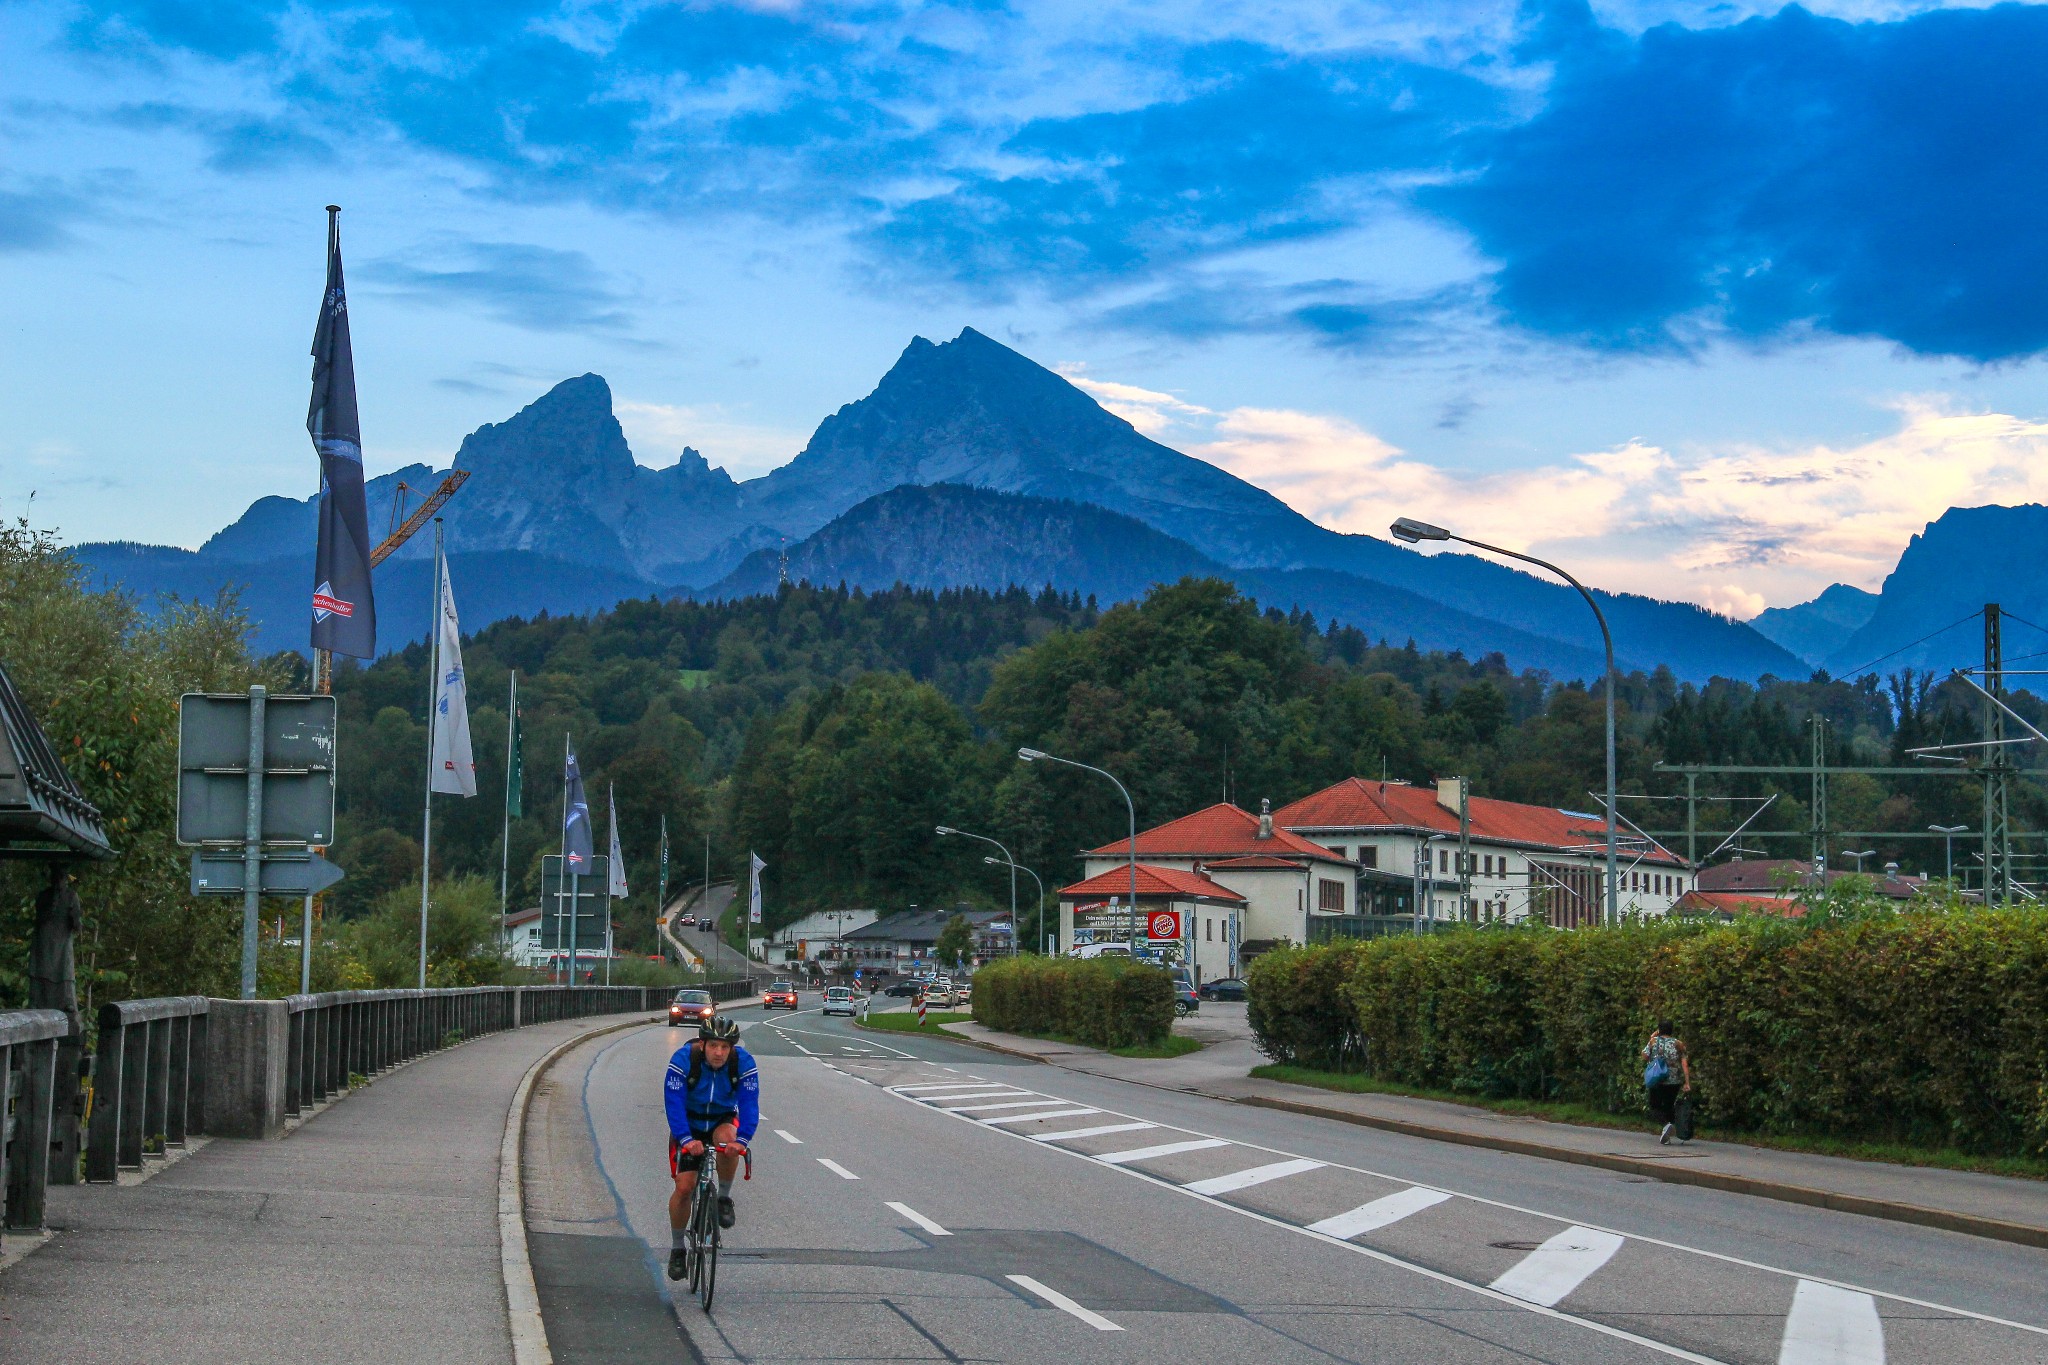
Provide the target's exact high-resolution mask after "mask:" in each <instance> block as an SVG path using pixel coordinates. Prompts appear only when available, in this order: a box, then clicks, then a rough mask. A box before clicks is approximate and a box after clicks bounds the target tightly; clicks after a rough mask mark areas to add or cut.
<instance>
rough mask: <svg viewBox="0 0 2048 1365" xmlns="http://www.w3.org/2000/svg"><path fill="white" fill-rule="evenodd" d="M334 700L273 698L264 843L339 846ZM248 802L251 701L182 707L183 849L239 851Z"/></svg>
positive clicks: (203, 697) (210, 700)
mask: <svg viewBox="0 0 2048 1365" xmlns="http://www.w3.org/2000/svg"><path fill="white" fill-rule="evenodd" d="M334 726H335V704H334V698H333V697H269V698H266V699H265V705H264V712H263V755H264V757H263V841H264V842H265V843H278V844H306V845H320V846H323V847H324V846H326V845H329V844H332V843H333V842H334V751H335V746H334ZM248 796H249V698H248V696H247V695H246V694H243V693H225V694H223V693H213V692H188V693H186V694H185V695H184V696H182V697H180V698H179V699H178V842H179V843H181V844H184V845H186V846H187V847H192V846H196V845H201V844H240V843H241V842H242V840H243V837H244V833H245V830H246V820H247V818H248Z"/></svg>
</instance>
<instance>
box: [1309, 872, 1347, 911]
mask: <svg viewBox="0 0 2048 1365" xmlns="http://www.w3.org/2000/svg"><path fill="white" fill-rule="evenodd" d="M1316 909H1318V910H1333V911H1336V912H1337V913H1338V914H1342V913H1343V911H1344V883H1342V882H1333V881H1330V880H1329V879H1327V878H1324V877H1318V878H1316Z"/></svg>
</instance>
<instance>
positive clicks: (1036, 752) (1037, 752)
mask: <svg viewBox="0 0 2048 1365" xmlns="http://www.w3.org/2000/svg"><path fill="white" fill-rule="evenodd" d="M1017 757H1019V758H1021V759H1023V760H1024V761H1025V762H1026V763H1038V762H1041V761H1042V762H1046V763H1064V764H1066V765H1067V766H1068V767H1069V768H1079V769H1081V770H1082V771H1083V772H1091V773H1094V774H1096V775H1097V776H1098V777H1106V778H1108V779H1109V780H1110V781H1111V782H1114V783H1116V789H1117V790H1118V791H1119V792H1122V793H1123V798H1124V809H1125V810H1126V811H1127V812H1129V814H1130V817H1131V956H1132V957H1136V956H1138V808H1137V806H1135V805H1134V804H1132V802H1131V793H1130V791H1129V790H1128V789H1127V788H1126V787H1125V786H1124V784H1123V783H1121V782H1117V780H1116V774H1115V773H1109V772H1104V771H1103V770H1102V769H1100V768H1097V767H1094V766H1093V765H1091V764H1087V763H1076V762H1075V761H1074V760H1073V759H1071V758H1061V757H1060V756H1059V755H1057V754H1049V753H1047V752H1045V750H1043V749H1019V750H1018V751H1017Z"/></svg>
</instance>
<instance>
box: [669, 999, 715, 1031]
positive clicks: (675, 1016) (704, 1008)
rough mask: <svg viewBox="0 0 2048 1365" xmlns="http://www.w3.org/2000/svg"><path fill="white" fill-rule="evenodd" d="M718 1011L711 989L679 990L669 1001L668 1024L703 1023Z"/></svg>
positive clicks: (679, 1026)
mask: <svg viewBox="0 0 2048 1365" xmlns="http://www.w3.org/2000/svg"><path fill="white" fill-rule="evenodd" d="M717 1012H718V1005H717V1004H716V1003H715V1002H714V1001H713V1000H712V999H711V992H710V991H693V990H681V991H677V992H676V994H675V999H673V1000H671V1001H669V1002H668V1026H669V1027H670V1028H681V1027H683V1026H684V1025H685V1024H701V1023H703V1022H704V1021H705V1020H706V1019H709V1018H710V1017H711V1016H712V1015H714V1014H716V1013H717Z"/></svg>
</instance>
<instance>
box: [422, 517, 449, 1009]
mask: <svg viewBox="0 0 2048 1365" xmlns="http://www.w3.org/2000/svg"><path fill="white" fill-rule="evenodd" d="M445 572H447V569H446V567H445V566H444V565H443V564H442V562H441V519H440V518H439V517H435V518H434V606H433V610H432V611H430V612H429V613H428V614H427V619H428V621H429V622H430V623H431V624H430V631H431V633H430V634H429V635H428V636H427V797H426V800H425V801H423V802H422V803H421V812H420V989H421V990H425V989H426V988H427V888H428V886H429V884H430V880H431V878H432V877H433V873H434V725H435V717H436V716H438V715H439V714H440V710H439V708H438V707H436V706H435V703H436V702H437V701H439V700H440V697H441V575H442V574H443V573H445Z"/></svg>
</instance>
